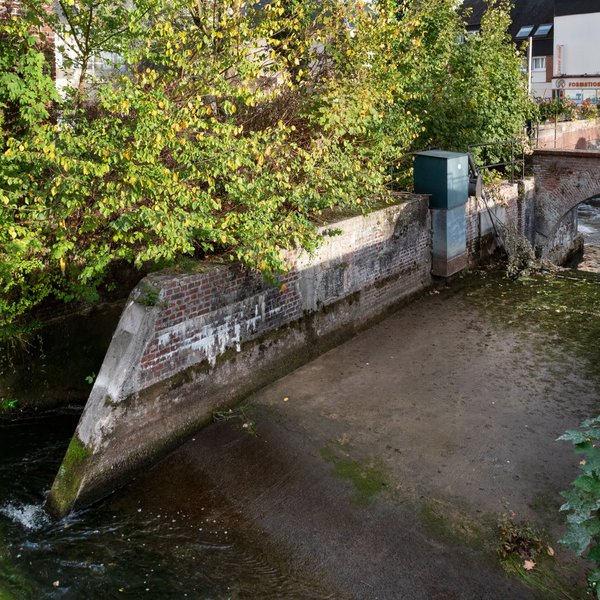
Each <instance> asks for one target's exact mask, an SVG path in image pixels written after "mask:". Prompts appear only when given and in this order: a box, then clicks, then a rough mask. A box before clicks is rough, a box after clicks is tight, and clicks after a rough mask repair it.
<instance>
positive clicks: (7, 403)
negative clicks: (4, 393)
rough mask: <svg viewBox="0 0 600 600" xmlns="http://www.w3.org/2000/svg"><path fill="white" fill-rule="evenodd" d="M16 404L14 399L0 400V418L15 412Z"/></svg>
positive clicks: (16, 401)
mask: <svg viewBox="0 0 600 600" xmlns="http://www.w3.org/2000/svg"><path fill="white" fill-rule="evenodd" d="M18 403H19V402H18V400H16V399H15V398H0V416H1V415H5V414H8V413H12V412H14V411H16V410H17V405H18Z"/></svg>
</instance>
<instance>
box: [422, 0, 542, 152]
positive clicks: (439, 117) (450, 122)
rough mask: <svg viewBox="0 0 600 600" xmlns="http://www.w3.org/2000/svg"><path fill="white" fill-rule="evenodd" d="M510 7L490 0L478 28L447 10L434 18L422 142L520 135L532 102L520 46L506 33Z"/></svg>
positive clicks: (503, 0)
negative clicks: (442, 18) (466, 26)
mask: <svg viewBox="0 0 600 600" xmlns="http://www.w3.org/2000/svg"><path fill="white" fill-rule="evenodd" d="M436 2H437V3H440V2H442V3H444V4H446V5H447V4H449V3H450V4H452V2H445V0H436ZM510 7H511V4H510V2H508V0H498V1H490V2H489V3H488V10H487V11H486V13H485V14H484V16H483V18H482V21H481V31H480V32H479V33H477V34H466V32H465V31H464V26H463V25H462V23H460V22H457V16H456V15H454V16H453V18H452V19H450V17H448V16H446V19H449V22H448V23H445V22H443V23H439V21H438V24H437V27H436V28H434V29H433V34H432V35H431V36H430V38H429V39H428V40H427V41H426V42H425V44H424V45H425V46H426V47H427V46H428V47H427V50H426V51H425V55H426V57H429V60H428V62H429V64H430V66H429V67H428V69H429V70H430V73H431V77H430V78H429V87H428V88H425V90H423V91H424V92H427V93H426V96H425V99H424V102H423V103H422V104H421V105H420V113H421V114H423V116H424V126H425V130H424V132H423V137H422V142H423V145H435V146H441V147H443V148H448V149H450V148H454V149H456V150H460V151H465V150H467V148H468V146H469V145H470V144H476V143H481V142H495V141H501V140H509V139H512V138H518V137H521V136H522V132H523V127H524V123H525V121H526V119H528V118H531V117H533V116H534V113H535V105H534V103H533V102H532V101H531V100H530V99H529V98H528V95H527V86H526V80H525V78H524V77H523V75H522V73H521V64H522V58H523V55H522V51H521V50H519V49H517V48H516V46H515V45H514V44H513V43H512V41H511V39H510V35H509V34H508V27H509V25H510V22H511V21H510ZM448 12H449V11H447V10H446V11H442V14H445V15H448ZM427 27H428V28H429V24H427ZM440 32H441V33H440ZM461 34H462V35H463V36H464V42H463V43H461V44H454V45H453V44H452V43H451V39H448V36H449V35H450V36H454V37H455V38H457V37H458V36H459V35H461ZM432 61H434V62H433V63H432ZM426 111H427V112H426ZM500 158H501V155H500V154H499V153H498V155H496V156H491V155H490V156H488V157H486V162H488V163H490V162H493V161H497V160H499V159H500Z"/></svg>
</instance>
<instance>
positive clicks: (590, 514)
mask: <svg viewBox="0 0 600 600" xmlns="http://www.w3.org/2000/svg"><path fill="white" fill-rule="evenodd" d="M558 439H559V440H565V441H568V442H571V443H572V444H573V446H574V447H575V452H576V453H577V454H580V455H581V456H582V460H581V461H580V462H579V469H580V472H581V474H580V475H579V476H578V477H577V478H576V479H575V480H574V481H573V484H572V487H571V489H570V490H567V491H566V492H562V496H564V498H565V499H566V502H565V503H564V504H563V505H562V506H561V507H560V510H561V511H566V512H568V513H569V514H568V515H567V533H566V534H565V536H564V537H563V538H562V540H561V544H564V545H565V546H567V547H568V548H571V549H572V550H574V551H575V552H576V554H578V555H579V556H585V557H586V558H588V559H589V560H591V561H593V562H594V563H595V564H596V568H594V569H593V570H592V572H591V573H590V574H589V575H588V582H589V585H590V588H591V589H592V590H593V591H594V593H595V595H596V597H597V598H600V586H599V585H598V583H600V514H599V510H600V417H596V418H594V419H588V420H586V421H584V422H583V423H582V424H581V426H580V428H579V429H575V430H570V431H567V432H566V433H565V434H564V435H561V436H560V437H559V438H558Z"/></svg>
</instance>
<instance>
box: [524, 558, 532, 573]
mask: <svg viewBox="0 0 600 600" xmlns="http://www.w3.org/2000/svg"><path fill="white" fill-rule="evenodd" d="M534 567H535V561H533V560H526V561H525V562H524V563H523V568H524V569H525V570H526V571H531V570H533V568H534Z"/></svg>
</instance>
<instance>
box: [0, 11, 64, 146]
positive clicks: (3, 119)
mask: <svg viewBox="0 0 600 600" xmlns="http://www.w3.org/2000/svg"><path fill="white" fill-rule="evenodd" d="M0 42H1V43H0V127H1V128H2V130H3V133H4V135H6V134H7V133H9V134H10V135H11V136H16V137H18V136H20V135H23V134H25V133H26V132H27V131H28V129H29V128H30V127H32V126H34V125H36V124H37V123H38V122H40V121H44V120H45V119H48V117H49V103H50V102H51V101H52V100H56V99H57V95H56V89H55V87H54V83H53V81H52V79H51V78H50V76H49V68H48V65H47V63H46V58H45V56H44V54H43V53H42V51H41V45H42V41H41V40H40V39H39V38H38V37H36V36H35V35H34V34H33V33H31V32H30V30H29V29H28V27H27V23H26V22H24V21H22V20H21V19H19V18H16V17H12V18H11V17H4V18H0ZM3 137H4V136H3ZM3 145H4V144H3V141H2V142H0V151H2V150H3Z"/></svg>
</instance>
